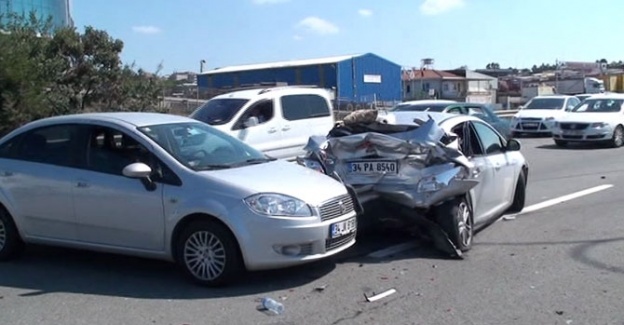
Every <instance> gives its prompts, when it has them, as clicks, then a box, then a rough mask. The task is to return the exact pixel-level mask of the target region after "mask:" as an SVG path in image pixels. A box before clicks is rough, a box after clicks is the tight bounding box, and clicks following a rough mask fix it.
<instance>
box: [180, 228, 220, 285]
mask: <svg viewBox="0 0 624 325" xmlns="http://www.w3.org/2000/svg"><path fill="white" fill-rule="evenodd" d="M225 261H226V254H225V246H224V245H223V242H221V240H220V239H219V238H218V237H217V236H215V235H214V234H212V233H211V232H208V231H197V232H195V233H193V234H192V235H191V236H190V237H189V238H188V239H187V240H186V242H185V243H184V263H185V264H186V267H187V268H188V270H189V271H190V272H191V274H193V276H195V277H196V278H197V279H200V280H204V281H210V280H214V279H216V278H218V277H219V276H221V274H222V273H223V271H224V270H225Z"/></svg>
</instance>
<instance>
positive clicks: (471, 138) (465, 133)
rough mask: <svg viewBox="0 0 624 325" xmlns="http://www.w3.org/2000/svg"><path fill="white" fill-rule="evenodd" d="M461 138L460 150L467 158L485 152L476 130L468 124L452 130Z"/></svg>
mask: <svg viewBox="0 0 624 325" xmlns="http://www.w3.org/2000/svg"><path fill="white" fill-rule="evenodd" d="M452 131H453V133H455V134H457V136H458V137H459V148H460V150H461V152H462V153H463V154H464V156H466V157H472V156H475V155H481V154H482V152H483V150H482V148H481V144H480V143H479V139H478V138H477V136H476V134H475V132H474V129H473V128H472V127H470V124H469V123H468V122H462V123H460V124H458V125H457V126H455V127H454V128H453V129H452Z"/></svg>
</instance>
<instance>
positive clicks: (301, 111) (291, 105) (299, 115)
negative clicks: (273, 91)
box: [281, 95, 330, 121]
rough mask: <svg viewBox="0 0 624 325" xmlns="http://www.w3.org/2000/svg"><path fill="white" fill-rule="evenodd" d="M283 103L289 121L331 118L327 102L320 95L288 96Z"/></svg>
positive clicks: (283, 97) (284, 112) (285, 116)
mask: <svg viewBox="0 0 624 325" xmlns="http://www.w3.org/2000/svg"><path fill="white" fill-rule="evenodd" d="M281 103H282V112H283V114H284V118H285V119H287V120H289V121H295V120H303V119H309V118H315V117H324V116H330V112H329V106H328V104H327V100H326V99H325V98H323V97H321V96H319V95H286V96H282V98H281Z"/></svg>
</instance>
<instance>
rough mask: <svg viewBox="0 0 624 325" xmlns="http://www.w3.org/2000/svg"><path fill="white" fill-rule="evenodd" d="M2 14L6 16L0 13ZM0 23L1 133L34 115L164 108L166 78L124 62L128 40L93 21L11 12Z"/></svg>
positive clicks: (44, 115) (21, 123)
mask: <svg viewBox="0 0 624 325" xmlns="http://www.w3.org/2000/svg"><path fill="white" fill-rule="evenodd" d="M0 18H2V17H0ZM0 21H2V22H4V23H1V24H0V49H2V50H1V51H0V134H6V133H7V132H9V131H11V130H12V129H14V128H16V127H18V126H20V125H23V124H25V123H27V122H29V121H32V120H36V119H40V118H44V117H49V116H54V115H62V114H71V113H80V112H98V111H164V109H161V108H159V107H158V104H159V95H161V94H162V91H163V87H164V81H163V80H162V78H160V77H158V73H159V71H160V69H161V68H162V67H161V66H159V67H158V69H157V71H156V72H155V73H153V74H152V73H149V72H146V71H144V70H142V69H135V66H134V64H124V63H123V62H122V61H121V58H120V54H121V52H122V50H123V47H124V43H123V41H121V40H119V39H115V38H113V37H111V36H110V35H109V34H108V33H107V32H106V31H103V30H98V29H96V28H93V27H91V26H87V27H85V30H84V32H83V33H80V32H78V31H77V29H76V28H75V27H62V28H57V27H54V26H53V24H52V20H51V19H47V20H42V19H39V18H38V17H37V16H36V15H35V14H34V13H31V14H30V15H15V14H13V15H9V16H7V17H5V19H0Z"/></svg>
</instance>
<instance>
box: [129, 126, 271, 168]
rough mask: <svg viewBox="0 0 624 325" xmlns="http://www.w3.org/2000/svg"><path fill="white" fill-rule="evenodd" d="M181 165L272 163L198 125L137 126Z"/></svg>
mask: <svg viewBox="0 0 624 325" xmlns="http://www.w3.org/2000/svg"><path fill="white" fill-rule="evenodd" d="M139 131H141V132H143V133H144V134H145V135H147V136H148V137H150V138H151V139H152V140H154V141H155V142H156V143H158V145H159V146H160V147H162V148H163V149H165V150H166V151H167V152H169V153H170V154H171V155H172V156H173V157H174V158H175V159H176V160H178V161H179V162H180V163H182V164H183V165H185V166H187V167H189V168H191V169H193V170H196V171H200V170H213V169H224V168H233V167H240V166H245V165H250V164H258V163H264V162H268V161H272V160H275V158H270V157H268V156H267V155H265V154H264V153H262V152H260V151H258V150H256V149H254V148H252V147H251V146H249V145H247V144H246V143H244V142H242V141H240V140H238V139H236V138H234V137H232V136H230V135H228V134H226V133H224V132H222V131H219V130H217V129H215V128H213V127H211V126H209V125H207V124H204V123H200V122H190V123H172V124H161V125H152V126H144V127H140V128H139Z"/></svg>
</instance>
